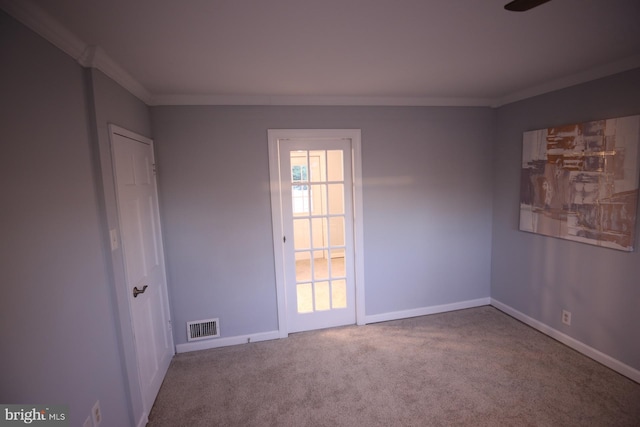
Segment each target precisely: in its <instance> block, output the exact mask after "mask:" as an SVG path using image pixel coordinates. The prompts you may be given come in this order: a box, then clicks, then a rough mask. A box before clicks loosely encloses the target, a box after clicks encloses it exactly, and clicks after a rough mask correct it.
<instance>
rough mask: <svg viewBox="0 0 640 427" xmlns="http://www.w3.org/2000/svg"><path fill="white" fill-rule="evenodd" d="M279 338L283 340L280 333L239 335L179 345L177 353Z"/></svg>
mask: <svg viewBox="0 0 640 427" xmlns="http://www.w3.org/2000/svg"><path fill="white" fill-rule="evenodd" d="M278 338H281V337H280V332H279V331H270V332H262V333H259V334H249V335H237V336H235V337H227V338H213V339H210V340H207V341H199V342H190V343H185V344H178V345H176V353H187V352H190V351H198V350H208V349H210V348H219V347H228V346H231V345H238V344H248V343H252V342H260V341H269V340H277V339H278Z"/></svg>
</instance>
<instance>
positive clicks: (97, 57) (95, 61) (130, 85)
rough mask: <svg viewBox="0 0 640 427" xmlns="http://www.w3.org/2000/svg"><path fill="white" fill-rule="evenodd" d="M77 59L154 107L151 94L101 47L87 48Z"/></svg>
mask: <svg viewBox="0 0 640 427" xmlns="http://www.w3.org/2000/svg"><path fill="white" fill-rule="evenodd" d="M76 59H77V61H78V63H79V64H80V65H82V66H83V67H86V68H95V69H97V70H100V71H102V72H103V73H105V74H106V75H107V76H109V77H110V78H111V79H113V80H114V81H115V82H116V83H118V84H119V85H120V86H122V87H123V88H125V89H126V90H128V91H129V92H131V93H132V94H133V95H134V96H135V97H136V98H138V99H139V100H141V101H142V102H144V103H145V104H147V105H154V101H153V96H152V95H151V93H149V91H148V90H147V89H146V88H145V87H144V86H142V85H141V84H140V82H138V81H137V80H136V79H134V78H133V77H132V76H131V74H129V73H128V72H127V71H126V70H125V69H124V68H122V67H121V66H120V65H118V63H116V62H115V61H114V60H113V59H111V57H109V55H107V54H106V52H105V51H104V50H103V49H102V48H101V47H100V46H94V45H91V46H87V47H86V49H85V50H84V52H83V53H82V55H81V56H79V57H77V58H76Z"/></svg>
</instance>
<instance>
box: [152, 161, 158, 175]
mask: <svg viewBox="0 0 640 427" xmlns="http://www.w3.org/2000/svg"><path fill="white" fill-rule="evenodd" d="M151 167H152V169H153V174H154V175H157V169H156V164H155V163H151Z"/></svg>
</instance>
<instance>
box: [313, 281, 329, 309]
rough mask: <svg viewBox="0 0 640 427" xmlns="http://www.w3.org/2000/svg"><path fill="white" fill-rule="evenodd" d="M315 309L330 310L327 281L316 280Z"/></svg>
mask: <svg viewBox="0 0 640 427" xmlns="http://www.w3.org/2000/svg"><path fill="white" fill-rule="evenodd" d="M315 296H316V310H331V296H330V295H329V282H317V283H316V284H315Z"/></svg>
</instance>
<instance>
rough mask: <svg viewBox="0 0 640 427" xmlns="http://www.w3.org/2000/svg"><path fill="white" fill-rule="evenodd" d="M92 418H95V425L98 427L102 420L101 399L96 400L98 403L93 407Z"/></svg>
mask: <svg viewBox="0 0 640 427" xmlns="http://www.w3.org/2000/svg"><path fill="white" fill-rule="evenodd" d="M91 418H93V427H98V426H99V425H100V423H101V422H102V411H101V410H100V401H99V400H96V403H95V404H94V405H93V408H92V409H91Z"/></svg>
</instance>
